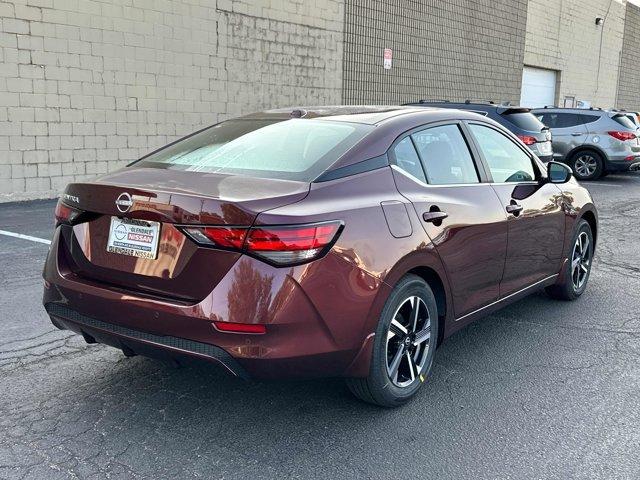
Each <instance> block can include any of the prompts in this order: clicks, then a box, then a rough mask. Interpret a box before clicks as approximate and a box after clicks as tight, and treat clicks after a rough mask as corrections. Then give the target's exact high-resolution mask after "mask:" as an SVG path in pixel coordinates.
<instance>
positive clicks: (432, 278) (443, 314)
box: [403, 265, 447, 345]
mask: <svg viewBox="0 0 640 480" xmlns="http://www.w3.org/2000/svg"><path fill="white" fill-rule="evenodd" d="M405 275H416V276H418V277H420V278H422V280H424V281H425V282H426V283H427V285H429V288H431V291H432V292H433V296H434V297H435V299H436V307H437V308H438V337H437V338H438V343H437V344H438V345H440V343H442V340H443V339H444V325H445V322H446V319H447V291H446V290H445V286H444V282H443V281H442V279H441V278H440V275H439V274H438V272H436V271H435V270H434V269H433V268H431V267H428V266H425V265H421V266H417V267H414V268H412V269H411V270H409V271H408V272H406V273H405ZM403 276H404V275H403Z"/></svg>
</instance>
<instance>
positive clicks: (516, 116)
mask: <svg viewBox="0 0 640 480" xmlns="http://www.w3.org/2000/svg"><path fill="white" fill-rule="evenodd" d="M502 118H504V119H505V120H507V121H508V122H509V123H512V124H513V125H515V126H516V127H518V128H521V129H522V130H527V131H529V132H541V131H542V129H543V128H544V125H543V124H542V122H540V120H538V119H537V118H536V117H535V115H533V113H531V112H517V113H503V114H502Z"/></svg>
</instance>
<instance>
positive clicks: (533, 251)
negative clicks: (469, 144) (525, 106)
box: [468, 122, 565, 297]
mask: <svg viewBox="0 0 640 480" xmlns="http://www.w3.org/2000/svg"><path fill="white" fill-rule="evenodd" d="M468 127H469V130H470V131H471V133H472V135H473V141H474V142H475V144H476V146H477V149H478V150H479V152H480V155H481V158H482V161H483V163H484V165H485V169H486V170H487V172H488V174H489V177H490V179H491V182H492V183H491V187H492V188H493V190H494V191H495V193H496V195H497V197H498V199H499V200H500V205H501V207H502V208H503V209H504V212H505V213H506V214H507V215H508V217H507V218H508V220H507V225H508V228H507V230H508V241H507V253H506V260H505V264H504V273H503V275H502V280H501V282H500V296H501V297H505V296H507V295H509V294H511V293H514V292H516V291H518V290H521V289H523V288H525V287H528V286H530V285H533V284H535V283H536V282H539V281H541V280H543V279H545V278H548V277H550V276H552V275H555V274H556V273H558V271H559V270H560V263H561V257H562V252H563V241H564V228H565V213H564V210H563V208H562V207H563V202H562V192H561V191H560V189H559V188H558V187H556V185H554V184H552V183H549V182H546V181H545V178H546V174H545V172H544V170H543V168H542V166H541V165H540V164H539V162H538V160H536V159H535V158H534V157H533V156H532V155H531V154H530V153H529V152H527V151H526V150H525V149H524V148H523V147H521V146H520V145H519V143H518V142H517V141H516V140H515V139H514V138H512V137H511V136H509V135H508V134H507V133H506V132H503V131H501V130H499V129H498V128H496V127H494V126H492V125H488V124H482V123H476V122H469V124H468Z"/></svg>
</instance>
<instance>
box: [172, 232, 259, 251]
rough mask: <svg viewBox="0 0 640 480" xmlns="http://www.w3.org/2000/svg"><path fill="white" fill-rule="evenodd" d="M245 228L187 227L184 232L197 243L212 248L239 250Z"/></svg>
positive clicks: (245, 233)
mask: <svg viewBox="0 0 640 480" xmlns="http://www.w3.org/2000/svg"><path fill="white" fill-rule="evenodd" d="M247 230H248V229H247V228H237V227H188V228H185V229H184V231H185V232H186V233H188V234H189V235H190V236H191V238H193V239H194V240H195V241H196V242H197V243H200V244H202V245H210V246H212V247H219V248H230V249H238V250H239V249H241V248H242V245H243V244H244V239H245V237H246V235H247Z"/></svg>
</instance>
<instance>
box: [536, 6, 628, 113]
mask: <svg viewBox="0 0 640 480" xmlns="http://www.w3.org/2000/svg"><path fill="white" fill-rule="evenodd" d="M624 14H625V6H624V5H623V3H622V2H621V1H620V0H581V1H557V0H529V10H528V20H527V37H526V44H525V51H524V63H525V65H529V66H532V67H541V68H548V69H551V70H558V71H560V75H559V82H558V83H559V85H558V88H557V89H556V96H557V99H556V100H557V102H558V103H559V104H560V105H562V102H563V99H564V97H565V96H575V98H576V100H589V101H591V102H592V105H593V106H596V107H603V108H604V107H607V108H611V107H613V106H614V105H615V98H616V87H617V84H618V65H619V60H620V55H619V52H620V50H621V49H622V48H623V45H622V37H623V31H624ZM596 17H603V18H605V23H604V25H603V26H597V25H596V24H595V20H596ZM635 34H636V35H638V33H637V31H636V33H635ZM625 48H626V46H625ZM636 92H638V94H640V86H636Z"/></svg>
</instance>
